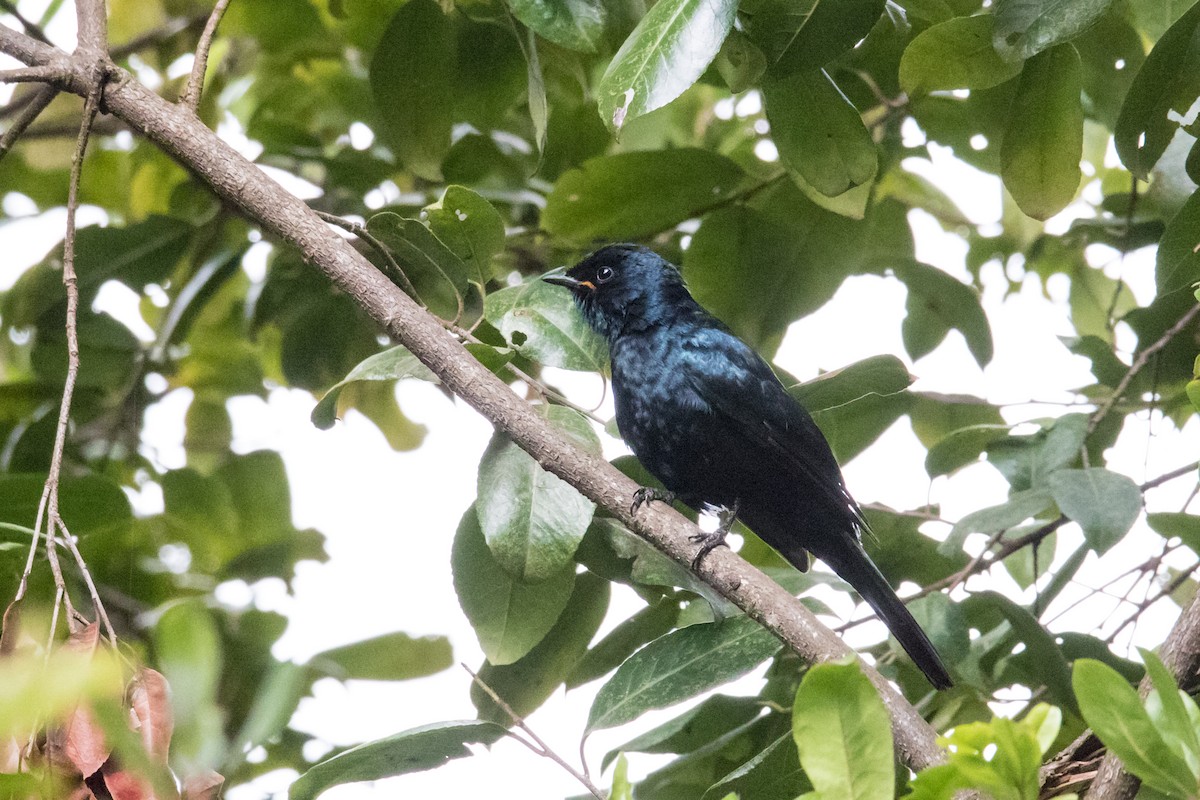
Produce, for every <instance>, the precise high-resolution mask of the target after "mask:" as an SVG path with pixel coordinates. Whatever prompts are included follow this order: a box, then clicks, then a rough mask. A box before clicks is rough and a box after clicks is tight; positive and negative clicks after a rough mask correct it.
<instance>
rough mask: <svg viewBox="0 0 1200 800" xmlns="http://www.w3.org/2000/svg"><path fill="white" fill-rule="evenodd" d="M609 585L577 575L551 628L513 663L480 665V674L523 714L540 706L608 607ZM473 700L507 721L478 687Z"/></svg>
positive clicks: (485, 714)
mask: <svg viewBox="0 0 1200 800" xmlns="http://www.w3.org/2000/svg"><path fill="white" fill-rule="evenodd" d="M610 586H611V585H610V584H609V582H608V581H606V580H604V579H603V578H600V577H597V576H596V575H593V574H592V573H590V572H582V573H580V574H579V575H578V576H576V578H575V590H574V591H573V592H572V593H571V599H570V601H568V603H567V607H566V609H565V610H564V611H563V613H562V614H561V615H560V616H559V618H558V622H556V623H555V624H554V627H553V628H551V629H550V632H549V633H548V634H546V636H545V637H544V638H543V639H542V641H540V642H538V644H537V647H534V648H533V649H532V650H530V651H529V653H528V654H526V655H525V656H524V657H523V658H521V659H520V660H518V661H515V662H513V663H512V664H507V665H504V666H496V665H494V664H484V665H483V667H482V668H481V669H480V670H479V677H480V678H481V679H482V680H484V681H485V682H486V683H487V685H488V686H490V687H492V689H493V690H495V692H496V693H497V694H498V695H499V696H500V697H502V698H504V701H505V702H506V703H508V705H509V706H511V707H512V709H513V710H514V711H516V712H517V713H518V714H520V715H521V716H527V715H528V714H529V713H530V712H532V711H534V710H535V709H537V708H538V706H540V705H541V704H542V703H544V702H545V701H546V698H548V697H550V695H551V694H553V693H554V690H555V689H557V688H558V687H559V686H561V685H562V683H563V681H565V680H566V679H567V676H568V675H570V674H571V672H572V671H573V670H574V669H575V666H576V665H577V664H578V663H579V659H580V658H582V657H583V654H584V652H585V651H586V650H587V646H588V643H589V642H591V640H592V637H593V636H595V635H596V631H597V630H598V629H599V627H600V623H601V621H603V619H604V614H605V612H607V611H608V600H609V594H610V592H611V588H610ZM471 702H472V703H474V704H475V708H477V709H479V716H480V718H481V719H490V720H493V721H495V722H499V723H501V724H502V725H505V726H508V725H511V724H512V719H511V718H510V717H509V716H508V714H507V713H506V712H504V711H503V710H501V709H500V708H499V707H498V706H497V705H496V704H495V703H494V702H493V701H492V699H491V698H490V697H488V696H487V695H486V694H485V693H484V692H483V691H482V690H481V689H480V688H479V687H478V686H472V687H471Z"/></svg>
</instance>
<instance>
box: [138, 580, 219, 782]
mask: <svg viewBox="0 0 1200 800" xmlns="http://www.w3.org/2000/svg"><path fill="white" fill-rule="evenodd" d="M153 641H154V653H155V660H156V661H157V663H158V665H159V667H160V668H161V670H162V673H163V675H164V676H165V677H166V679H167V682H168V683H169V684H170V686H171V707H172V709H173V710H174V713H175V736H174V738H173V740H172V742H171V758H172V762H173V763H178V764H181V765H185V766H187V767H188V771H194V770H195V769H196V768H198V767H199V766H200V765H205V766H208V767H211V766H212V765H214V764H215V763H217V759H219V758H220V757H221V755H222V754H223V751H224V749H225V745H226V742H225V736H224V733H223V732H222V724H223V714H222V712H221V707H220V705H219V703H218V702H217V688H218V685H219V683H220V680H221V666H222V661H223V652H222V650H223V648H222V647H221V636H220V633H219V632H218V631H217V626H216V623H215V622H214V620H213V617H212V612H210V611H209V610H208V609H207V608H205V607H204V605H203V603H202V602H201V601H198V600H186V601H183V602H181V603H178V604H177V605H173V606H171V607H170V608H168V609H167V610H166V611H165V612H163V615H162V616H161V617H160V618H159V620H158V622H157V623H156V624H155V626H154V638H153Z"/></svg>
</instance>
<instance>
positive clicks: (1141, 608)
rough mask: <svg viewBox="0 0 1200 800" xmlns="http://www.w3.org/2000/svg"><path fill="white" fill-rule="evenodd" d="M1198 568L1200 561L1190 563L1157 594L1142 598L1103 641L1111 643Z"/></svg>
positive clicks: (1199, 567)
mask: <svg viewBox="0 0 1200 800" xmlns="http://www.w3.org/2000/svg"><path fill="white" fill-rule="evenodd" d="M1198 569H1200V561H1197V562H1196V563H1195V564H1192V565H1191V566H1190V567H1188V568H1187V569H1185V570H1183V571H1181V572H1180V573H1179V574H1178V575H1176V576H1175V577H1174V578H1172V579H1171V580H1170V581H1168V582H1167V583H1166V585H1164V586H1163V588H1162V591H1160V592H1159V593H1158V594H1156V595H1154V596H1153V597H1149V596H1147V597H1146V598H1145V599H1144V600H1142V602H1140V603H1138V604H1137V607H1136V608H1135V609H1134V611H1133V613H1132V614H1130V615H1129V616H1128V617H1127V618H1126V619H1125V621H1124V622H1122V623H1121V624H1120V625H1118V626H1117V629H1116V630H1115V631H1113V632H1112V633H1110V634H1109V635H1108V636H1105V637H1104V642H1105V643H1106V644H1112V643H1113V640H1114V639H1116V638H1117V636H1119V635H1120V633H1121V631H1123V630H1125V629H1126V628H1127V627H1129V625H1130V623H1132V622H1135V621H1136V620H1137V619H1138V618H1139V617H1141V615H1142V614H1143V613H1144V612H1145V611H1146V609H1148V608H1150V606H1152V605H1154V604H1155V603H1157V602H1158V601H1159V600H1162V599H1163V598H1164V597H1169V596H1170V595H1171V593H1172V592H1174V591H1175V590H1176V589H1178V588H1179V587H1180V586H1182V585H1183V584H1184V582H1186V581H1187V580H1188V579H1189V578H1191V577H1192V573H1194V572H1195V571H1196V570H1198ZM1147 594H1149V589H1147Z"/></svg>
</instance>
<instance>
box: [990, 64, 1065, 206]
mask: <svg viewBox="0 0 1200 800" xmlns="http://www.w3.org/2000/svg"><path fill="white" fill-rule="evenodd" d="M1082 88H1083V86H1082V73H1081V70H1080V64H1079V54H1078V53H1077V52H1075V48H1074V47H1072V46H1071V45H1069V44H1060V45H1058V46H1056V47H1054V48H1052V49H1050V50H1046V51H1045V52H1042V53H1039V54H1038V55H1036V56H1034V57H1033V58H1031V59H1029V60H1028V61H1026V62H1025V68H1024V69H1023V70H1022V71H1021V82H1020V84H1019V85H1018V87H1017V96H1016V97H1015V98H1014V99H1013V105H1012V110H1011V112H1010V115H1009V119H1008V126H1007V127H1006V128H1005V130H1004V142H1003V144H1002V145H1001V147H1000V177H1002V178H1003V179H1004V186H1005V187H1006V188H1007V189H1008V191H1009V192H1010V193H1011V194H1012V196H1013V199H1014V200H1016V201H1017V205H1018V206H1020V207H1021V210H1022V211H1024V212H1025V213H1026V214H1028V215H1029V216H1031V217H1033V218H1035V219H1048V218H1049V217H1052V216H1054V215H1055V214H1057V213H1058V212H1059V211H1062V209H1063V208H1064V207H1066V205H1067V203H1069V202H1071V200H1072V199H1073V198H1074V197H1075V191H1076V190H1077V189H1078V188H1079V180H1080V178H1081V176H1082V174H1081V172H1080V169H1079V159H1080V157H1081V156H1082V154H1083V105H1082V102H1081V99H1080V92H1081V91H1082Z"/></svg>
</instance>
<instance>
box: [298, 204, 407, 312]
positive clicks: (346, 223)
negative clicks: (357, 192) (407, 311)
mask: <svg viewBox="0 0 1200 800" xmlns="http://www.w3.org/2000/svg"><path fill="white" fill-rule="evenodd" d="M313 213H314V214H316V215H317V216H318V217H320V218H321V219H323V220H325V221H326V222H328V223H329V224H330V225H336V226H338V227H339V228H341V229H342V230H345V231H349V232H350V233H352V234H354V235H355V236H357V237H358V238H359V239H362V240H363V241H364V242H366V243H367V244H369V245H370V246H371V247H372V248H373V249H374V250H375V252H377V253H379V255H381V256H383V260H384V261H386V262H387V265H388V268H389V269H390V270H391V274H392V277H393V278H395V279H396V280H397V281H398V285H399V286H400V288H401V289H403V290H404V293H405V294H407V295H408V296H409V297H411V298H412V299H413V300H416V301H417V302H418V303H420V305H421V308H424V309H426V310H428V308H429V307H428V306H427V305H425V303H423V302H422V301H421V297H420V295H418V294H417V289H416V287H415V286H413V284H412V281H410V280H409V279H408V276H407V275H405V274H404V269H403V268H402V267H401V266H400V263H399V262H398V261H396V258H395V256H393V255H392V251H390V250H388V249H387V246H386V245H385V244H384V243H383V242H381V241H379V240H378V239H376V238H375V237H374V236H373V235H372V234H371V232H370V231H368V230H367V226H366V225H360V224H359V223H357V222H353V221H352V220H348V219H345V218H344V217H339V216H338V215H337V214H330V213H328V212H326V211H316V210H315V209H314V211H313Z"/></svg>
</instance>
